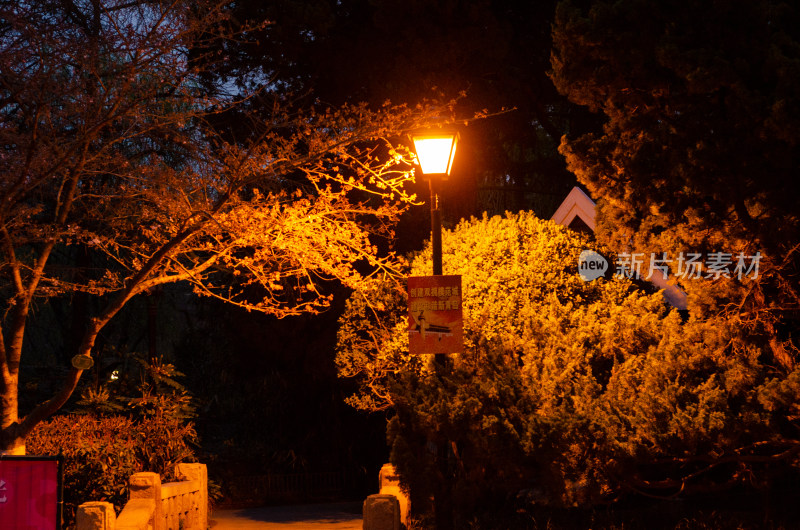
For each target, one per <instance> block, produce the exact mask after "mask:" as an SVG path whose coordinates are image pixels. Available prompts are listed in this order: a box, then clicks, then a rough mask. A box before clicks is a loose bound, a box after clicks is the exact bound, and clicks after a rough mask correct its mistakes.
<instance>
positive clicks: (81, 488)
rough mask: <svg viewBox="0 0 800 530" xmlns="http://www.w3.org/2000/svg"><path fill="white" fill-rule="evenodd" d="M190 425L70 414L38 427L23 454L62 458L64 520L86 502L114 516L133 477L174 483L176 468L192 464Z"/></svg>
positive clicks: (165, 420)
mask: <svg viewBox="0 0 800 530" xmlns="http://www.w3.org/2000/svg"><path fill="white" fill-rule="evenodd" d="M196 441H197V435H196V433H195V430H194V426H193V425H192V424H187V423H184V422H182V421H181V420H179V419H178V418H174V417H169V416H166V415H154V416H151V417H149V418H143V417H140V418H133V417H125V416H119V415H116V416H105V417H102V416H96V415H94V414H69V415H64V416H57V417H55V418H53V419H51V420H49V421H47V422H43V423H40V424H39V425H37V426H36V428H35V429H34V430H33V431H32V432H31V434H30V435H29V436H28V438H27V439H26V449H27V452H28V454H34V455H56V454H59V453H63V455H64V507H65V509H64V512H65V519H66V520H67V521H68V522H69V521H72V520H74V517H75V510H76V508H77V507H78V505H80V504H81V503H84V502H88V501H107V502H111V503H113V504H114V506H115V507H116V509H117V512H119V510H121V509H122V506H123V505H124V504H125V502H126V501H127V499H128V492H127V490H128V487H127V486H128V479H129V478H130V476H131V475H132V474H133V473H137V472H140V471H153V472H156V473H159V474H160V475H161V477H162V480H164V481H169V480H170V479H174V478H175V475H174V472H175V464H178V463H180V462H191V461H193V460H194V449H193V445H194V444H195V442H196Z"/></svg>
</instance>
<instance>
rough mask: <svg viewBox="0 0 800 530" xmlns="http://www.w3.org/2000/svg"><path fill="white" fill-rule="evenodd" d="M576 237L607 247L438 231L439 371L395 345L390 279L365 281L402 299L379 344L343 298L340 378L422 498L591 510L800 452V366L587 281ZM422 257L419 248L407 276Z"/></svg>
mask: <svg viewBox="0 0 800 530" xmlns="http://www.w3.org/2000/svg"><path fill="white" fill-rule="evenodd" d="M587 248H590V249H592V248H593V249H596V250H599V251H601V252H602V251H603V249H602V248H599V247H598V246H597V245H596V244H595V243H593V242H592V241H590V240H589V239H587V237H586V236H584V235H581V234H576V233H574V232H571V231H569V230H568V229H566V228H564V227H561V226H558V225H556V224H554V223H553V222H550V221H542V220H539V219H537V218H535V217H534V216H533V215H531V214H528V213H520V214H516V215H511V214H509V215H507V216H506V217H504V218H501V217H494V218H491V219H489V218H483V219H481V220H476V219H473V220H471V221H469V222H464V223H462V224H461V225H459V226H458V227H457V228H456V229H455V230H453V231H448V232H445V234H444V237H443V249H444V259H443V262H444V264H445V273H446V274H461V275H462V281H463V305H464V311H465V313H464V317H465V323H464V329H465V342H466V352H465V353H464V354H461V355H451V356H449V365H448V366H447V367H444V368H442V367H440V366H436V365H435V364H433V362H432V361H431V359H430V358H423V359H419V358H416V359H415V358H411V357H409V356H408V355H407V353H405V352H404V348H406V346H405V344H406V343H404V342H403V339H402V337H401V336H399V335H405V334H406V333H405V330H406V325H404V316H403V314H402V313H403V304H402V300H403V299H404V296H405V295H404V293H403V291H402V290H394V291H393V290H392V289H391V288H389V287H387V288H386V289H385V290H383V291H381V290H379V289H376V290H375V295H376V296H375V298H374V299H373V300H372V301H371V303H372V306H373V307H382V308H384V309H385V308H387V307H394V308H396V310H397V311H398V313H397V314H394V315H393V316H392V317H391V318H389V320H388V323H389V325H387V327H386V328H387V329H385V330H383V331H381V335H380V337H381V338H380V339H379V340H371V334H374V333H375V330H376V326H375V325H373V324H372V323H371V322H372V319H373V318H376V316H375V315H370V314H369V311H368V309H367V306H366V305H365V304H364V303H361V302H356V301H354V300H351V304H350V305H348V308H347V310H346V312H345V314H344V316H343V317H342V323H343V328H342V329H343V330H349V332H348V331H346V332H342V333H340V346H339V348H340V349H339V351H338V354H337V360H338V362H339V365H340V373H341V374H342V375H346V376H353V375H355V376H356V377H359V378H360V381H361V382H362V387H361V391H360V394H359V396H357V397H356V398H354V399H353V400H352V402H353V404H355V405H356V406H360V407H361V408H366V409H369V408H370V407H373V408H380V407H383V406H392V407H393V408H394V411H395V415H394V416H393V418H392V419H391V421H390V424H389V429H388V437H389V441H390V443H391V445H392V460H393V462H395V464H396V465H398V467H399V470H400V472H401V474H402V476H403V478H404V480H405V481H406V482H407V483H408V484H409V485H410V486H411V492H412V495H413V496H414V497H417V501H418V503H421V504H418V505H417V506H418V507H419V506H424V505H425V500H426V499H428V498H429V497H430V494H431V493H432V492H434V491H435V490H436V486H437V484H440V482H439V481H441V480H444V481H446V483H448V484H450V485H451V487H452V491H453V495H454V499H455V501H456V503H457V505H458V506H459V507H460V508H459V510H457V512H459V513H463V514H465V515H468V514H469V513H472V512H474V511H475V510H480V509H481V508H485V507H486V506H487V503H490V504H491V503H494V504H492V505H493V506H496V503H497V502H500V501H501V500H504V499H505V500H507V499H509V498H512V497H513V496H515V495H516V494H517V492H520V491H525V492H527V493H525V495H524V497H525V498H528V499H531V500H532V501H534V502H536V503H549V504H555V505H567V506H572V505H592V504H595V503H597V502H601V501H607V500H610V499H615V498H617V497H618V496H620V495H622V494H623V493H624V492H629V491H641V492H645V493H647V494H648V495H664V496H667V495H674V494H679V493H685V494H688V493H692V492H700V491H709V490H713V489H715V488H717V487H727V486H730V485H732V484H738V483H756V484H761V483H764V482H766V481H768V480H769V479H770V477H771V475H770V473H772V471H774V469H776V468H773V467H771V466H772V464H774V463H775V462H785V463H789V464H791V463H794V465H796V464H797V453H798V450H800V444H798V442H797V439H796V433H794V434H793V433H792V432H791V431H786V430H785V428H784V427H785V424H784V423H782V418H783V417H785V415H788V414H790V413H791V411H792V410H796V407H797V405H798V394H797V393H793V391H794V390H795V389H796V382H797V377H798V375H800V372H797V371H795V372H793V373H792V375H791V376H790V377H788V378H781V377H778V376H777V375H776V372H775V371H774V370H773V369H772V368H771V367H770V366H769V365H765V364H764V358H765V356H764V351H763V350H762V349H759V348H758V347H756V346H754V345H753V344H752V343H751V341H749V340H748V336H747V334H746V333H745V332H743V330H742V329H741V328H740V327H738V326H737V325H736V322H734V321H726V320H724V319H721V318H706V319H701V318H697V317H694V316H692V317H688V318H687V317H685V316H682V315H681V314H679V312H677V311H676V310H673V309H671V308H670V307H668V306H667V305H666V304H665V302H664V301H663V299H662V296H661V294H660V293H649V292H648V289H645V288H644V287H643V286H639V285H636V284H634V283H632V282H631V281H630V280H627V279H619V278H614V277H609V278H599V279H597V280H594V281H592V282H584V281H583V280H581V279H580V276H579V275H578V271H577V260H578V256H579V255H580V252H581V251H582V250H584V249H587ZM429 262H430V254H429V249H426V251H424V252H423V253H421V254H420V255H418V256H416V257H415V258H414V259H413V260H412V263H411V267H410V270H411V273H412V274H425V273H426V272H427V270H428V268H429V265H428V264H429ZM609 276H610V275H609ZM379 294H382V295H383V296H384V298H383V299H381V298H380V296H378V295H379ZM380 302H383V303H384V305H383V306H380V305H379V304H380ZM348 322H357V323H358V328H349V327H347V324H348ZM392 333H394V335H392ZM376 336H377V335H376ZM366 337H370V340H367V339H366ZM354 349H357V350H358V355H353V354H352V351H353V350H354ZM364 374H371V376H372V379H366V378H365V377H364ZM375 374H381V377H376V376H375ZM776 377H778V378H777V379H776ZM767 396H769V397H767ZM376 403H379V404H380V407H376V406H375V405H376ZM431 442H433V443H434V444H436V445H437V446H442V445H444V446H446V447H448V448H449V449H450V460H451V465H450V470H451V471H452V476H448V477H442V476H441V474H439V473H438V471H437V470H436V467H435V452H434V451H432V450H431V449H430V446H429V444H430V443H431ZM412 502H413V500H412Z"/></svg>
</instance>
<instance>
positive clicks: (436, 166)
mask: <svg viewBox="0 0 800 530" xmlns="http://www.w3.org/2000/svg"><path fill="white" fill-rule="evenodd" d="M413 140H414V148H415V149H416V151H417V160H418V161H419V165H420V167H421V168H422V172H423V173H424V174H426V175H435V174H439V175H449V174H450V170H451V169H452V168H453V159H454V158H455V154H456V144H457V143H458V135H457V134H438V135H423V136H414V138H413Z"/></svg>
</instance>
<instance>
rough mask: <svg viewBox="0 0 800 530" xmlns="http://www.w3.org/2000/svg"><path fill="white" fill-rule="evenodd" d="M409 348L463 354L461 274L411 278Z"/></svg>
mask: <svg viewBox="0 0 800 530" xmlns="http://www.w3.org/2000/svg"><path fill="white" fill-rule="evenodd" d="M408 351H409V353H412V354H417V353H462V352H463V351H464V321H463V317H462V311H461V276H412V277H410V278H409V279H408Z"/></svg>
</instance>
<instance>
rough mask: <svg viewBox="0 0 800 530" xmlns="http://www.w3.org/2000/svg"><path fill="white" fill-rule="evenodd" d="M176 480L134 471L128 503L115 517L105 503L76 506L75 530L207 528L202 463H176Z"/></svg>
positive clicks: (203, 467) (204, 480) (130, 482)
mask: <svg viewBox="0 0 800 530" xmlns="http://www.w3.org/2000/svg"><path fill="white" fill-rule="evenodd" d="M175 474H176V476H177V478H178V479H179V481H178V482H167V483H164V484H162V483H161V477H160V476H159V475H158V474H157V473H136V474H134V475H132V476H131V478H130V480H129V482H128V502H127V504H125V507H124V508H123V509H122V512H121V513H120V514H119V517H116V515H115V513H114V507H113V506H112V505H111V504H110V503H107V502H87V503H84V504H81V505H80V506H79V507H78V513H77V521H76V522H77V530H207V528H208V475H207V471H206V466H205V465H204V464H178V465H177V467H176V470H175Z"/></svg>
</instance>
